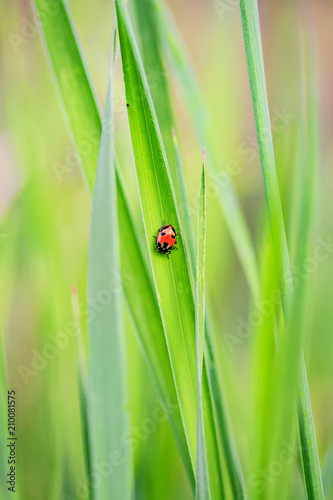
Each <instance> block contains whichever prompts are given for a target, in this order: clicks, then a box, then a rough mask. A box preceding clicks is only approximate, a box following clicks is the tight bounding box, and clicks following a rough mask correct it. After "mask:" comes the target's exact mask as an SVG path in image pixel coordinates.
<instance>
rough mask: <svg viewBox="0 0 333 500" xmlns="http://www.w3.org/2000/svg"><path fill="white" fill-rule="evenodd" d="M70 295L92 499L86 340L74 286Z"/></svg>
mask: <svg viewBox="0 0 333 500" xmlns="http://www.w3.org/2000/svg"><path fill="white" fill-rule="evenodd" d="M71 296H72V310H73V318H74V322H75V325H76V329H77V332H78V336H77V361H78V363H77V378H78V393H79V407H80V417H81V436H82V447H83V453H84V465H85V473H86V481H87V485H88V488H87V489H88V490H89V493H90V494H89V500H92V499H93V485H92V484H91V477H92V476H91V474H92V462H91V448H90V438H89V420H88V387H87V385H88V383H87V359H86V358H87V356H86V345H85V344H86V342H85V341H84V338H83V332H82V328H81V314H80V303H79V298H78V293H77V288H76V286H73V287H72V289H71Z"/></svg>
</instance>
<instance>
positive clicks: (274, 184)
mask: <svg viewBox="0 0 333 500" xmlns="http://www.w3.org/2000/svg"><path fill="white" fill-rule="evenodd" d="M240 11H241V20H242V27H243V36H244V45H245V52H246V58H247V65H248V73H249V80H250V87H251V94H252V102H253V109H254V117H255V122H256V128H257V137H258V143H259V153H260V161H261V167H262V173H263V178H264V185H265V193H266V201H267V206H268V213H269V218H270V225H271V234H272V241H273V245H274V248H275V252H276V253H277V256H278V259H279V260H280V261H281V263H282V275H283V279H282V284H281V287H282V297H283V308H284V312H285V316H286V320H287V321H288V320H289V319H290V318H291V315H292V307H293V301H294V292H293V286H292V283H291V281H290V279H289V277H290V276H291V270H290V262H289V255H288V248H287V242H286V236H285V228H284V221H283V214H282V207H281V200H280V193H279V186H278V180H277V174H276V167H275V159H274V149H273V140H272V132H271V126H270V118H269V110H268V100H267V91H266V83H265V73H264V62H263V54H262V46H261V37H260V25H259V14H258V6H257V2H256V0H247V1H245V0H241V2H240ZM299 403H300V407H299V420H300V435H301V443H305V444H306V446H305V447H303V446H302V458H303V466H304V473H305V475H306V484H307V489H308V496H309V498H315V499H322V498H323V487H322V479H321V472H320V467H319V459H318V451H317V445H316V436H315V433H314V426H313V418H312V411H311V404H310V399H309V391H308V385H307V379H306V374H305V369H303V370H302V382H301V398H300V401H299Z"/></svg>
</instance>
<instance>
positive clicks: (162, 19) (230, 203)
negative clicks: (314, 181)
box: [152, 0, 259, 298]
mask: <svg viewBox="0 0 333 500" xmlns="http://www.w3.org/2000/svg"><path fill="white" fill-rule="evenodd" d="M152 5H153V6H154V9H155V11H156V19H157V20H158V25H159V30H160V33H161V37H162V40H163V42H164V46H165V52H166V54H167V55H168V57H169V59H170V62H171V65H172V67H173V69H174V72H175V75H176V77H177V79H178V81H179V84H180V87H181V90H182V96H183V98H184V101H185V103H186V105H187V109H188V112H189V115H190V118H191V122H192V123H193V125H194V129H195V132H196V135H197V137H198V140H199V141H200V143H201V144H205V145H206V150H207V151H208V152H209V153H210V155H212V152H213V148H212V147H211V146H210V143H211V141H210V137H209V133H208V132H207V122H208V112H207V110H206V106H205V104H204V102H203V98H202V94H201V92H200V90H199V88H198V85H197V81H196V76H195V74H194V72H193V70H192V68H191V64H190V63H189V58H188V57H187V55H186V50H185V48H184V45H183V43H182V41H181V39H180V37H179V36H178V33H177V28H176V26H175V24H174V23H173V21H172V18H171V16H170V14H169V12H168V10H167V8H166V6H165V5H164V3H161V2H158V1H157V0H152ZM217 164H218V160H217V159H216V158H214V157H213V158H211V159H210V162H209V166H210V168H209V175H210V177H211V179H212V181H213V183H214V186H215V187H216V189H217V190H218V194H219V198H218V199H219V202H220V205H221V209H222V211H223V214H224V218H225V222H226V224H227V227H228V230H229V233H230V236H231V238H232V241H233V243H234V246H235V249H236V252H237V254H238V257H239V259H240V262H241V264H242V267H243V269H244V273H245V276H246V279H247V281H248V284H249V287H250V289H251V291H252V294H253V295H254V297H255V298H258V296H259V274H258V269H257V262H256V256H255V251H254V247H253V243H252V240H251V236H250V233H249V229H248V226H247V222H246V220H245V217H244V214H243V211H242V209H241V206H240V203H239V200H238V198H237V195H236V193H235V190H234V188H233V185H232V180H231V178H229V179H228V180H227V182H225V181H224V180H223V179H222V178H221V175H220V174H221V172H219V171H218V168H217Z"/></svg>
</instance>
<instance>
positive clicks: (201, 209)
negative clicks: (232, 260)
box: [195, 159, 211, 500]
mask: <svg viewBox="0 0 333 500" xmlns="http://www.w3.org/2000/svg"><path fill="white" fill-rule="evenodd" d="M204 162H205V160H204V159H203V164H202V174H201V181H200V188H199V201H198V217H197V265H196V281H195V283H196V287H195V343H196V360H197V391H198V429H197V455H196V473H195V483H196V492H195V493H196V495H195V496H196V498H197V499H198V500H205V499H208V498H211V495H210V492H209V487H208V480H207V466H208V457H206V447H205V433H204V424H203V407H202V388H201V386H202V368H203V349H204V338H205V260H206V179H205V163H204Z"/></svg>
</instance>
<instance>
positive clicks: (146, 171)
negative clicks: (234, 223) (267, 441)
mask: <svg viewBox="0 0 333 500" xmlns="http://www.w3.org/2000/svg"><path fill="white" fill-rule="evenodd" d="M116 12H117V19H118V31H119V40H120V48H121V54H122V62H123V72H124V81H125V91H126V101H127V104H128V108H127V111H128V118H129V125H130V132H131V140H132V148H133V154H134V160H135V164H136V174H137V182H138V187H139V193H140V201H141V208H142V213H143V218H144V223H145V230H146V238H147V243H148V248H149V254H150V259H151V264H152V270H153V275H154V280H155V284H156V289H157V295H158V298H159V304H160V310H161V316H162V321H163V324H164V328H165V334H166V341H167V344H168V348H169V353H170V359H171V364H172V368H173V373H174V378H175V383H176V388H177V394H178V399H179V404H180V408H181V412H182V417H183V421H184V426H185V432H186V436H187V440H188V443H189V449H190V453H191V458H192V462H194V461H195V442H196V427H197V416H196V406H197V395H196V376H195V373H196V370H195V343H194V336H193V332H194V331H195V321H194V301H193V294H192V288H191V281H190V276H189V269H188V263H187V259H186V254H185V252H184V242H183V239H182V236H181V234H182V230H181V225H180V221H179V217H178V213H177V209H176V205H175V201H174V194H173V189H172V185H171V182H170V177H169V171H168V166H167V160H166V157H165V152H164V148H163V144H162V140H161V136H160V131H159V128H158V123H157V118H156V115H155V111H154V107H153V103H152V100H151V97H150V93H149V88H148V84H147V80H146V77H145V73H144V70H143V67H142V63H141V59H140V56H139V54H138V51H137V48H136V44H135V41H134V36H133V33H132V30H131V26H130V23H129V19H128V15H127V11H126V9H125V7H124V5H123V4H122V2H118V1H116ZM138 96H141V97H140V99H139V98H138ZM159 220H165V221H168V222H169V223H172V224H174V225H175V227H176V228H177V229H178V230H179V229H180V232H181V234H180V238H179V237H178V242H179V243H178V245H179V247H178V248H179V251H178V252H177V254H173V255H172V258H171V259H170V261H169V262H168V261H167V259H165V258H164V259H163V256H161V255H156V254H155V253H154V251H153V245H152V244H150V241H151V240H150V238H151V235H152V234H153V232H154V231H156V229H157V228H158V225H159ZM203 388H204V389H203V390H204V392H205V395H204V397H205V400H206V407H207V406H208V405H211V399H210V392H209V386H208V380H207V382H206V383H205V384H204V386H203ZM208 411H209V410H208ZM209 415H211V416H210V417H209V418H208V419H206V420H205V432H206V433H207V432H208V433H209V434H210V437H211V439H210V440H209V443H211V444H212V446H216V434H215V426H214V419H213V418H212V408H211V407H210V413H209ZM216 449H217V447H216ZM210 453H213V452H212V451H210ZM214 454H215V456H216V453H215V452H214ZM217 455H218V453H217ZM218 459H219V457H218V456H217V460H218ZM216 466H217V467H218V469H219V470H221V469H220V464H219V461H216V460H215V469H214V470H210V471H209V474H210V477H209V482H210V484H212V485H213V484H214V483H216V481H217V479H216V478H217V476H216Z"/></svg>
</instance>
